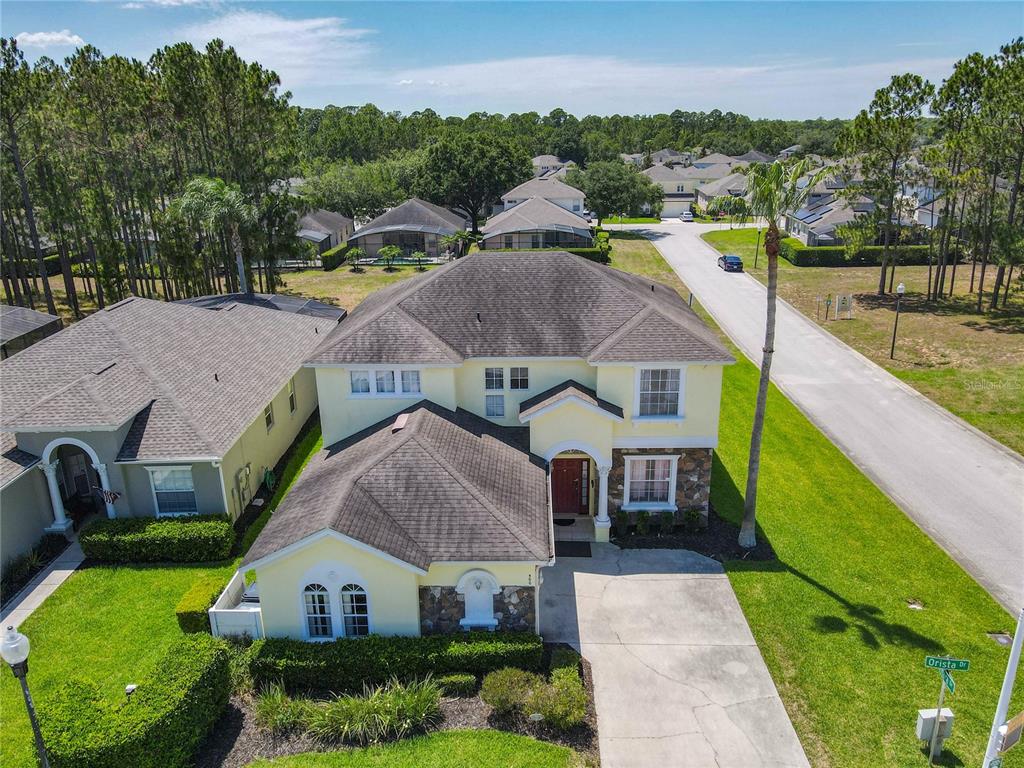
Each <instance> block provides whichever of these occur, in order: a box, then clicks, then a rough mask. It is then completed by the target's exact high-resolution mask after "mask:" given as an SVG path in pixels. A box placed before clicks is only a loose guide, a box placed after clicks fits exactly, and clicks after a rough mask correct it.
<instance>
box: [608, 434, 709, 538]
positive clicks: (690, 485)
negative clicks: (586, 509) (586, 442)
mask: <svg viewBox="0 0 1024 768" xmlns="http://www.w3.org/2000/svg"><path fill="white" fill-rule="evenodd" d="M711 453H712V451H711V449H710V448H626V449H619V448H616V449H613V450H612V469H611V472H610V473H609V474H608V514H609V515H610V516H612V518H614V516H615V513H616V512H618V511H619V509H621V508H622V505H623V494H624V493H625V491H626V457H627V456H643V455H661V456H665V455H673V456H679V459H678V462H679V463H678V465H677V466H676V498H675V502H676V507H678V510H677V512H676V516H677V519H678V520H679V521H680V522H681V521H682V517H683V515H684V514H685V513H686V512H691V511H696V512H699V513H700V515H701V520H702V524H703V525H707V520H708V497H709V495H710V492H711ZM631 517H635V513H633V514H631Z"/></svg>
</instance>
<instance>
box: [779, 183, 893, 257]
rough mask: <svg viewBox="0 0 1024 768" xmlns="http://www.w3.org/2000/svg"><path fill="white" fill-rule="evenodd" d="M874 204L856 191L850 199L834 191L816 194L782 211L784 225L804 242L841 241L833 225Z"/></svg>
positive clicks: (850, 221)
mask: <svg viewBox="0 0 1024 768" xmlns="http://www.w3.org/2000/svg"><path fill="white" fill-rule="evenodd" d="M874 208H875V204H874V202H872V200H871V199H870V198H868V197H864V196H863V195H860V196H858V197H856V198H854V199H853V200H852V201H851V200H848V199H847V198H846V197H844V196H842V195H839V194H838V193H836V194H829V195H824V196H818V197H816V198H815V200H814V202H813V203H808V204H807V205H805V206H804V207H803V208H801V209H800V210H799V211H796V212H794V213H790V214H787V215H786V218H785V228H786V230H787V231H788V232H789V234H790V235H791V236H792V237H795V238H797V239H798V240H799V241H800V242H802V243H803V244H804V245H809V246H815V245H842V244H843V238H842V236H841V235H839V234H838V233H837V231H836V230H837V229H838V228H839V227H841V226H843V225H844V224H850V223H852V222H853V221H854V220H855V219H856V218H857V217H858V216H861V215H864V214H868V213H870V212H871V211H873V210H874Z"/></svg>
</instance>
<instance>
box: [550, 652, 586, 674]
mask: <svg viewBox="0 0 1024 768" xmlns="http://www.w3.org/2000/svg"><path fill="white" fill-rule="evenodd" d="M548 669H549V670H551V671H552V672H554V671H555V670H556V669H571V670H573V671H574V672H577V673H578V672H579V669H580V655H579V654H578V653H577V652H576V651H575V650H573V649H572V648H556V649H555V650H553V651H552V652H551V663H550V664H548Z"/></svg>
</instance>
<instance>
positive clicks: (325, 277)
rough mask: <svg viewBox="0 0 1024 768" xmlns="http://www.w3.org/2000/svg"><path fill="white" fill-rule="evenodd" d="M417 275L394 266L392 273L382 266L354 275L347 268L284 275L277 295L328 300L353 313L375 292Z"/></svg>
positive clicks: (413, 268) (365, 269) (404, 267)
mask: <svg viewBox="0 0 1024 768" xmlns="http://www.w3.org/2000/svg"><path fill="white" fill-rule="evenodd" d="M427 269H430V267H427ZM418 274H420V272H419V271H418V270H417V269H416V267H412V266H401V267H394V268H393V269H392V270H391V271H390V272H389V271H387V270H385V269H384V268H383V267H360V270H359V271H358V272H353V271H352V269H351V268H350V267H348V266H341V267H338V268H337V269H332V270H331V271H330V272H325V271H324V270H322V269H308V270H305V271H302V272H285V273H284V274H282V275H281V282H282V283H283V284H284V285H283V287H280V288H278V293H289V294H294V295H297V296H305V297H307V298H310V299H317V300H319V301H325V302H327V303H328V304H335V305H337V306H339V307H344V308H345V309H347V310H348V311H349V312H351V311H352V310H353V309H355V307H356V305H357V304H359V302H361V301H362V300H363V299H365V298H366V297H367V296H368V295H370V294H371V293H373V292H374V291H376V290H379V289H380V288H384V287H385V286H388V285H391V284H392V283H397V282H398V281H399V280H404V279H405V278H407V277H412V276H413V275H418Z"/></svg>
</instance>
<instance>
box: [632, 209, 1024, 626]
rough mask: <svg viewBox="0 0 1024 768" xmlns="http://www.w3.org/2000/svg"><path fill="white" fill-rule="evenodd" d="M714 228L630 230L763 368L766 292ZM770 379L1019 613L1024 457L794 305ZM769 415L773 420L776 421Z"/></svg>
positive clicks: (1023, 591) (1023, 586) (782, 309)
mask: <svg viewBox="0 0 1024 768" xmlns="http://www.w3.org/2000/svg"><path fill="white" fill-rule="evenodd" d="M715 227H717V225H706V224H682V223H678V224H675V223H669V224H662V225H658V226H654V225H648V226H645V227H631V228H632V229H636V230H640V231H642V232H643V233H644V234H645V235H647V236H648V237H650V238H651V239H652V240H653V242H654V244H655V245H656V246H657V248H658V250H660V251H661V253H662V254H663V255H664V256H665V258H666V259H667V260H668V262H669V264H671V265H672V267H673V268H674V269H675V271H676V273H677V274H678V275H679V276H680V278H682V280H683V281H684V282H685V283H686V284H687V286H689V287H690V289H691V290H692V291H693V292H694V294H695V295H696V297H697V299H698V300H699V301H700V303H701V304H702V305H703V306H704V307H705V308H706V309H707V310H708V311H709V312H710V313H711V315H712V316H713V317H714V318H715V320H716V321H717V322H718V324H719V325H720V326H721V327H722V329H723V330H724V331H725V332H726V333H727V334H728V335H729V336H730V338H732V340H733V341H734V342H735V343H736V344H737V345H738V346H739V347H740V349H742V350H743V352H744V353H745V354H746V355H747V356H748V357H750V358H751V359H752V360H754V361H755V363H760V360H761V346H762V344H763V342H764V316H765V301H766V299H765V296H766V294H765V288H764V286H762V285H761V283H759V282H757V281H756V280H755V279H754V278H752V277H750V276H749V275H745V274H743V275H741V274H734V273H731V274H727V273H725V272H723V271H722V270H720V269H719V268H718V267H717V266H716V263H715V260H716V258H717V253H716V252H715V251H714V250H713V249H712V248H711V247H710V246H708V245H707V244H706V243H705V242H704V241H703V240H701V239H700V234H701V233H702V232H706V231H708V229H711V228H715ZM775 350H776V351H775V359H774V361H773V362H772V380H773V381H774V382H775V383H776V385H778V387H779V388H780V389H782V391H783V392H785V393H786V395H787V396H788V397H789V398H790V399H791V400H792V401H793V402H794V403H795V404H796V405H797V406H798V407H799V408H800V409H801V410H802V411H803V412H804V413H805V414H807V416H808V417H809V418H810V419H811V420H812V421H813V422H814V423H815V424H817V425H818V427H819V428H820V429H822V430H823V431H824V432H825V433H826V434H827V435H828V436H829V437H830V438H831V439H832V441H833V442H834V443H835V444H836V445H838V446H839V448H840V449H841V450H842V451H843V452H844V453H845V454H846V455H847V456H848V457H850V459H851V460H852V461H853V462H854V463H856V464H857V465H858V466H859V467H860V468H861V469H862V470H863V471H864V472H865V473H866V474H867V475H868V476H869V477H871V478H872V479H873V480H874V481H875V482H876V483H877V484H878V485H879V487H881V488H882V490H884V491H885V492H886V493H887V494H888V495H889V496H890V497H891V498H892V499H893V500H894V501H895V502H896V503H897V504H899V505H900V507H901V508H902V509H903V510H904V511H905V512H906V513H907V515H909V516H910V517H911V519H913V520H914V521H915V522H916V523H917V524H918V525H919V526H920V527H921V528H922V529H923V530H924V531H925V532H926V533H927V534H928V535H929V536H931V537H932V539H933V540H934V541H936V542H937V543H938V544H939V545H940V546H941V547H943V548H944V549H945V550H946V551H947V552H948V553H949V554H950V555H951V556H952V557H953V558H954V559H955V560H956V561H957V562H958V563H960V564H961V565H962V566H963V567H964V568H965V569H966V570H967V571H968V572H969V573H970V574H971V575H972V576H974V578H975V579H977V580H978V582H979V583H981V585H982V586H984V587H985V588H986V589H987V590H988V591H989V593H990V594H992V596H993V597H995V598H996V599H997V600H998V601H999V602H1000V603H1002V604H1003V606H1005V607H1006V608H1007V609H1008V610H1009V611H1010V612H1011V613H1014V614H1016V612H1017V611H1018V610H1019V609H1020V607H1021V606H1022V605H1024V565H1022V564H1024V461H1022V460H1021V457H1020V456H1019V455H1017V454H1015V453H1013V452H1012V451H1010V450H1008V449H1006V448H1003V447H1002V446H1000V445H999V444H997V443H994V442H993V441H991V440H989V439H988V438H986V437H985V436H983V435H981V434H980V433H978V432H976V431H975V430H974V429H972V428H971V427H970V426H968V425H967V424H965V423H964V422H963V421H961V420H959V419H957V418H956V417H954V416H952V415H951V414H950V413H949V412H948V411H946V410H945V409H943V408H940V407H939V406H937V405H935V404H934V403H932V402H931V401H930V400H928V399H927V398H926V397H924V396H923V395H921V394H919V393H917V392H916V391H915V390H913V389H912V388H910V387H909V386H906V385H905V384H903V383H902V382H900V381H899V380H898V379H896V378H895V377H894V376H892V375H890V374H889V373H888V372H886V371H885V370H883V369H882V368H880V367H879V366H877V365H875V364H874V363H872V362H871V361H869V360H867V359H866V358H864V357H863V356H862V355H860V354H858V353H857V352H855V351H854V350H853V349H851V348H850V347H848V346H846V345H845V344H843V343H842V342H840V341H838V340H836V339H835V338H834V337H833V336H832V335H831V334H829V333H828V332H826V331H824V330H822V329H821V328H819V327H818V326H817V325H815V324H814V323H813V322H812V321H810V320H808V319H807V318H805V317H804V316H803V315H802V314H800V313H799V312H798V311H796V310H795V309H793V308H792V307H790V306H789V305H788V304H786V303H785V302H780V303H779V312H778V325H777V333H776V344H775ZM769 417H770V414H769Z"/></svg>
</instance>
